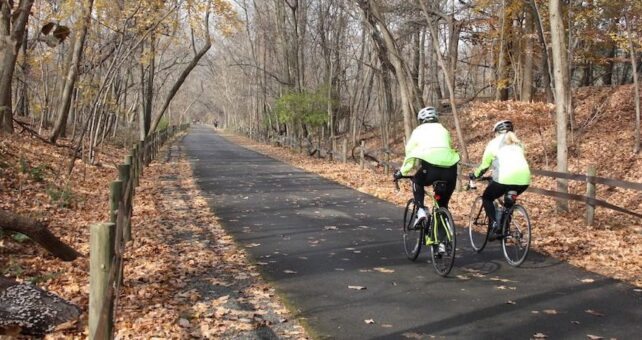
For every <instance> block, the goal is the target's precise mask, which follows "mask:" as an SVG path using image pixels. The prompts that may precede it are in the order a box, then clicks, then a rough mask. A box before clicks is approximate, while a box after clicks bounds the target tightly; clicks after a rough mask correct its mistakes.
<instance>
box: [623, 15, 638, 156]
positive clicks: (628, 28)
mask: <svg viewBox="0 0 642 340" xmlns="http://www.w3.org/2000/svg"><path fill="white" fill-rule="evenodd" d="M627 12H628V11H625V12H624V13H625V14H624V21H625V23H626V33H627V36H628V38H629V39H628V40H629V54H630V55H631V68H633V87H634V89H635V145H634V147H633V152H634V153H636V154H637V153H639V152H640V83H639V80H638V66H637V60H636V57H635V56H636V51H635V45H634V43H633V33H632V32H631V22H630V19H629V16H628V14H627Z"/></svg>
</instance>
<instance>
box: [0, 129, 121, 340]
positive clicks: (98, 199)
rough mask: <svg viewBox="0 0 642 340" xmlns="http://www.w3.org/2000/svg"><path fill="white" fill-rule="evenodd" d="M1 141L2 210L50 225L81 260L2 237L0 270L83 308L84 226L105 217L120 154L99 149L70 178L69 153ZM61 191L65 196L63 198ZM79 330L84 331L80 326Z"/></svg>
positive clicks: (26, 141)
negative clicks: (95, 157)
mask: <svg viewBox="0 0 642 340" xmlns="http://www.w3.org/2000/svg"><path fill="white" fill-rule="evenodd" d="M1 138H2V139H0V209H3V210H7V211H10V212H14V213H19V214H23V215H27V216H30V217H31V218H34V219H38V220H40V221H43V222H46V223H48V225H49V229H50V230H51V231H52V232H53V233H54V234H55V235H56V236H58V237H59V238H60V239H61V240H62V241H64V242H66V243H67V244H69V245H70V246H71V247H73V248H75V249H76V250H77V251H79V252H80V253H81V254H83V255H84V257H81V258H78V259H76V260H75V261H73V262H62V261H60V260H58V259H56V258H54V257H53V256H51V255H50V254H49V253H48V252H46V251H45V250H44V249H42V248H41V247H39V246H38V245H36V244H34V243H33V242H31V241H26V242H22V243H18V242H15V241H14V240H12V239H11V238H10V237H9V235H5V236H4V237H1V238H0V270H1V271H2V273H3V274H4V275H6V276H10V277H13V278H15V279H17V280H18V281H27V282H32V283H35V284H36V285H38V286H40V287H42V288H43V289H45V290H49V291H51V292H54V293H56V294H58V295H60V296H61V297H63V298H65V299H67V300H69V301H71V302H73V303H75V304H77V305H78V306H81V308H85V306H86V305H87V304H88V269H89V258H88V256H89V233H88V230H89V228H88V227H89V225H90V224H91V223H95V222H99V221H104V220H105V219H106V218H107V212H108V205H107V203H108V200H107V197H108V183H109V181H111V180H114V179H116V176H117V171H116V168H115V166H114V164H116V163H117V162H118V161H119V160H118V159H117V158H116V157H113V156H110V155H114V154H123V153H124V151H123V150H121V149H118V148H115V147H111V146H108V145H106V146H103V147H101V148H100V150H98V151H99V152H98V155H99V156H98V162H99V163H97V164H96V165H88V164H86V163H84V162H82V161H80V160H78V161H76V164H75V167H74V170H73V172H72V174H71V176H69V177H68V176H67V167H68V166H69V162H70V157H69V149H66V148H60V147H54V146H52V145H49V144H45V143H43V142H42V141H40V140H38V139H35V138H32V137H30V136H25V135H22V134H16V135H12V136H6V135H3V136H2V137H1ZM60 143H63V144H66V143H68V141H67V140H62V141H61V142H60ZM67 188H69V189H67ZM65 191H66V192H67V193H69V196H65ZM78 327H80V328H81V329H82V328H83V327H84V325H83V322H80V323H79V324H78ZM81 333H82V331H79V332H78V333H77V334H78V335H80V334H81ZM80 336H82V335H80Z"/></svg>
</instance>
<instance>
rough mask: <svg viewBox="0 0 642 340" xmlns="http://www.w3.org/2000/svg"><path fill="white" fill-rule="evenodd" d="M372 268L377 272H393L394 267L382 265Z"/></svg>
mask: <svg viewBox="0 0 642 340" xmlns="http://www.w3.org/2000/svg"><path fill="white" fill-rule="evenodd" d="M372 269H373V270H374V271H377V272H379V273H385V274H390V273H394V272H395V270H394V269H389V268H384V267H375V268H372Z"/></svg>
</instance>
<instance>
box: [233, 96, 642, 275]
mask: <svg viewBox="0 0 642 340" xmlns="http://www.w3.org/2000/svg"><path fill="white" fill-rule="evenodd" d="M631 91H632V88H631V87H630V86H622V87H619V88H616V89H614V90H611V89H610V88H607V89H603V88H588V89H582V91H581V92H580V93H578V94H576V97H577V98H576V107H577V109H576V113H575V121H576V123H575V126H576V128H577V129H578V130H577V131H576V133H575V135H574V137H573V138H572V139H569V145H570V147H569V149H570V150H569V171H570V172H574V173H585V171H586V168H587V166H588V165H589V164H595V165H596V166H597V169H598V175H600V176H604V177H609V178H616V179H623V180H628V181H634V182H642V156H641V155H634V154H633V153H632V149H633V141H634V138H633V130H634V124H633V122H634V111H632V108H633V105H632V98H633V96H632V94H631ZM553 110H554V107H553V106H552V105H548V104H542V103H533V104H529V103H521V102H510V101H509V102H491V103H474V104H473V105H472V106H471V107H469V108H468V109H467V110H466V111H465V112H464V113H463V116H464V129H465V131H466V133H465V134H466V135H467V136H468V143H469V144H468V151H469V154H470V156H471V158H472V160H473V162H476V161H479V159H481V155H482V153H483V149H484V147H485V145H486V143H487V142H488V140H489V139H490V137H491V133H490V131H491V129H492V126H493V124H494V122H495V121H497V120H499V119H511V120H513V121H514V123H515V125H516V127H517V133H518V135H519V137H520V138H521V139H522V140H523V141H524V142H525V144H526V146H527V152H528V158H529V160H530V162H531V167H532V168H535V169H553V170H554V169H555V157H556V156H555V127H554V125H553V119H552V118H551V114H552V113H553ZM400 133H401V132H400ZM226 136H227V137H228V138H230V139H232V140H234V141H235V142H238V143H241V144H244V145H246V146H248V147H250V148H252V149H254V150H256V151H259V152H262V153H264V154H268V155H270V156H273V157H276V158H278V159H280V160H282V161H284V162H287V163H290V164H292V165H294V166H297V167H300V168H303V169H305V170H307V171H311V172H316V173H318V174H319V175H321V176H323V177H325V178H329V179H331V180H334V181H337V182H339V183H341V184H344V185H347V186H350V187H353V188H355V189H357V190H359V191H361V192H365V193H369V194H371V195H373V196H376V197H379V198H382V199H385V200H388V201H390V202H394V203H396V204H403V203H405V201H406V200H407V199H408V197H410V195H411V194H410V189H409V187H408V186H407V185H406V186H404V187H402V191H401V194H398V193H396V192H395V191H394V187H393V184H392V182H391V178H390V177H389V176H385V175H383V171H382V170H381V168H379V169H377V170H376V171H372V170H368V169H366V170H361V169H360V168H359V166H358V165H356V164H350V163H349V164H342V163H340V162H330V161H327V160H319V159H315V158H312V157H307V156H305V155H302V154H297V153H295V152H293V151H291V150H288V149H284V148H280V147H275V146H267V145H263V144H259V143H256V142H254V141H252V140H249V139H247V138H244V137H239V136H234V135H226ZM453 136H454V133H453ZM370 143H371V144H372V141H371V142H370ZM374 147H376V145H369V146H368V149H372V148H374ZM392 149H393V150H401V149H402V146H401V145H393V146H392ZM402 156H403V155H401V154H397V155H396V157H394V159H395V160H397V161H400V160H401V158H402ZM464 171H467V170H464ZM532 185H533V186H536V187H540V188H546V189H550V190H555V188H556V186H555V181H554V180H553V179H549V178H542V177H534V182H533V184H532ZM570 191H571V193H575V194H581V195H584V194H585V191H586V187H585V185H584V184H583V183H578V182H571V185H570ZM480 193H481V190H480V189H478V191H477V192H475V193H470V192H455V194H454V195H453V198H452V200H451V204H450V208H451V211H452V212H453V215H454V218H455V220H456V222H458V224H459V225H464V224H465V221H466V219H467V214H468V210H469V209H470V205H471V203H472V200H473V199H474V198H475V195H479V194H480ZM597 197H598V198H599V199H603V200H606V201H608V202H611V203H613V204H615V205H619V206H622V207H625V208H626V209H629V210H633V211H637V212H642V192H639V191H633V190H627V189H620V188H610V187H606V186H603V185H602V186H599V185H598V190H597ZM520 199H521V202H522V203H523V204H524V205H525V206H526V207H527V208H528V210H529V214H530V217H531V219H532V222H533V237H532V239H533V248H534V249H536V250H538V251H540V252H544V253H546V254H549V255H551V256H554V257H556V258H559V259H563V260H565V261H568V262H569V263H571V264H573V265H576V266H578V267H582V268H585V269H587V270H590V271H593V272H596V273H600V274H602V275H606V276H610V277H614V278H617V279H621V280H625V281H628V282H630V283H632V284H635V285H637V286H642V221H640V220H639V219H637V218H635V217H631V216H629V215H623V214H621V213H617V212H614V211H610V210H607V209H601V208H598V209H597V211H596V219H595V223H594V226H588V225H587V224H586V223H585V220H584V211H585V206H584V204H583V203H579V202H571V203H570V207H571V212H570V213H568V214H561V215H560V214H557V213H555V202H554V200H553V199H551V198H548V197H544V196H538V195H534V194H530V193H526V194H524V195H523V196H522V197H521V198H520Z"/></svg>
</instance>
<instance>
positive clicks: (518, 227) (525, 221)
mask: <svg viewBox="0 0 642 340" xmlns="http://www.w3.org/2000/svg"><path fill="white" fill-rule="evenodd" d="M502 231H503V232H504V235H505V236H504V237H503V238H502V251H503V253H504V257H505V258H506V261H507V262H508V264H509V265H511V266H513V267H517V266H519V265H521V264H522V263H523V262H524V260H525V259H526V256H527V255H528V251H529V249H530V246H531V220H530V218H529V217H528V212H527V211H526V208H524V207H523V206H521V205H518V204H516V205H514V206H513V207H512V208H511V209H510V211H509V213H508V214H507V215H506V218H505V219H504V223H503V224H502Z"/></svg>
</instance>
